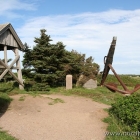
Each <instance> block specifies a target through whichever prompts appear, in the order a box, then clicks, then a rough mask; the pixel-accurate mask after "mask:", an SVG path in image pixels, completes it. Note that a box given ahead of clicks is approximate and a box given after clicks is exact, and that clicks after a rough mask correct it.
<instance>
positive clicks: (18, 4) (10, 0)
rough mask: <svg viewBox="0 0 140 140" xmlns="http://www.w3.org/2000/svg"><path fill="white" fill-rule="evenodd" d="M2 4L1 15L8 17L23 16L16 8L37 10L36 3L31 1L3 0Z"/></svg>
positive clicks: (0, 3)
mask: <svg viewBox="0 0 140 140" xmlns="http://www.w3.org/2000/svg"><path fill="white" fill-rule="evenodd" d="M0 5H1V8H0V16H3V17H8V18H16V17H22V16H21V15H20V14H19V13H18V12H16V10H20V11H21V10H24V11H30V10H36V5H35V4H34V3H33V2H31V1H30V3H29V2H23V1H20V0H6V1H4V0H1V2H0Z"/></svg>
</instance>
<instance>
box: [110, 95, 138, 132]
mask: <svg viewBox="0 0 140 140" xmlns="http://www.w3.org/2000/svg"><path fill="white" fill-rule="evenodd" d="M109 113H110V114H112V115H113V116H114V117H115V118H117V120H118V122H120V123H121V124H124V126H125V127H124V129H125V131H140V94H138V93H137V94H133V95H131V96H125V97H123V98H120V99H118V100H117V101H116V103H114V104H112V107H111V108H110V109H109Z"/></svg>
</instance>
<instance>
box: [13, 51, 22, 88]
mask: <svg viewBox="0 0 140 140" xmlns="http://www.w3.org/2000/svg"><path fill="white" fill-rule="evenodd" d="M14 52H15V56H19V52H18V48H15V50H14ZM16 67H18V69H17V74H18V79H19V80H20V81H22V85H21V84H20V85H19V89H24V86H23V79H22V72H21V67H20V58H19V59H18V60H17V62H16Z"/></svg>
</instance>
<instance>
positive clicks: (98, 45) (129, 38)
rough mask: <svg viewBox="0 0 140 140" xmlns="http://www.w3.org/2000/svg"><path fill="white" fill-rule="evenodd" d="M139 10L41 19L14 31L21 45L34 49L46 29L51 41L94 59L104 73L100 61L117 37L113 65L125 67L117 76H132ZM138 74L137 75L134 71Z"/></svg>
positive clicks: (138, 41)
mask: <svg viewBox="0 0 140 140" xmlns="http://www.w3.org/2000/svg"><path fill="white" fill-rule="evenodd" d="M139 25H140V9H138V10H134V11H130V10H129V11H127V10H109V11H106V12H99V13H81V14H75V15H56V16H42V17H36V18H32V19H30V20H28V21H27V22H26V24H25V25H23V26H22V27H21V28H19V29H17V32H18V34H19V36H20V37H21V40H22V41H23V42H27V44H28V45H30V46H33V45H34V42H33V40H34V37H39V36H40V29H42V28H45V29H47V34H49V35H50V36H51V38H52V39H53V41H54V42H55V43H56V42H57V41H62V42H63V43H64V44H65V45H66V49H68V50H72V49H75V50H77V51H78V52H81V53H86V55H87V57H88V56H93V58H95V62H97V63H98V64H100V65H101V69H103V57H104V56H105V55H107V52H108V49H109V46H110V43H111V41H112V37H113V36H117V46H116V50H115V55H114V64H115V63H116V64H117V63H118V62H122V63H125V67H126V68H128V67H129V69H127V71H125V69H124V68H123V67H119V65H116V66H117V67H118V68H119V69H120V70H119V72H120V73H133V69H138V68H140V63H133V67H131V65H130V64H131V63H132V62H131V63H128V62H129V61H130V60H132V59H133V61H139V60H140V55H139V51H140V49H139V47H140V28H139ZM137 73H140V72H139V71H137Z"/></svg>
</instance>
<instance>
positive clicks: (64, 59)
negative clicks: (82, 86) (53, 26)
mask: <svg viewBox="0 0 140 140" xmlns="http://www.w3.org/2000/svg"><path fill="white" fill-rule="evenodd" d="M40 31H41V34H40V37H39V38H35V40H34V42H35V43H36V45H35V46H34V47H33V49H32V50H31V49H29V47H28V45H27V44H26V43H25V48H26V49H25V50H24V52H25V54H24V57H23V58H24V60H23V67H24V69H23V75H24V77H25V78H26V79H29V81H30V82H29V83H31V85H32V90H47V87H49V86H51V87H52V86H59V85H60V84H61V83H64V82H65V78H66V75H67V74H72V75H73V83H76V81H77V79H78V77H79V75H80V74H81V73H85V74H86V75H87V74H88V73H90V74H89V75H90V76H91V75H92V77H93V74H94V77H95V76H96V73H97V71H98V65H96V66H97V67H95V63H93V59H92V57H89V58H88V59H85V54H80V53H78V52H77V51H74V50H72V51H71V52H69V51H67V50H65V45H64V44H63V43H62V42H57V43H56V44H51V43H50V42H51V41H52V40H51V38H50V36H49V35H47V34H46V30H45V29H42V30H40ZM26 81H28V80H26Z"/></svg>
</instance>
